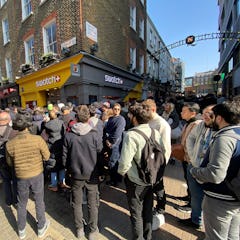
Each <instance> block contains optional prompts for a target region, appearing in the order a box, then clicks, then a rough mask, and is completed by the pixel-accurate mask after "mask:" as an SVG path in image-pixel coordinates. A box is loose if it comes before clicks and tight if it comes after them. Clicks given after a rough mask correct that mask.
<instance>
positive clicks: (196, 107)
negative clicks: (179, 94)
mask: <svg viewBox="0 0 240 240" xmlns="http://www.w3.org/2000/svg"><path fill="white" fill-rule="evenodd" d="M183 107H187V108H188V109H189V111H190V112H195V113H197V114H198V113H199V112H200V106H199V105H198V104H197V103H195V102H185V103H184V104H183Z"/></svg>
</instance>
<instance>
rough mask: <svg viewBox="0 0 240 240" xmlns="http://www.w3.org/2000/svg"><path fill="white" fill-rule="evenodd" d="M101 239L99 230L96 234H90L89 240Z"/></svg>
mask: <svg viewBox="0 0 240 240" xmlns="http://www.w3.org/2000/svg"><path fill="white" fill-rule="evenodd" d="M98 239H99V230H98V228H97V229H96V230H95V231H94V232H90V233H89V236H88V240H98Z"/></svg>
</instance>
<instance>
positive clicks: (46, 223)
mask: <svg viewBox="0 0 240 240" xmlns="http://www.w3.org/2000/svg"><path fill="white" fill-rule="evenodd" d="M49 225H50V221H49V220H48V219H46V222H45V224H44V226H43V228H41V229H38V237H39V238H42V237H43V236H44V235H45V233H46V232H47V230H48V228H49Z"/></svg>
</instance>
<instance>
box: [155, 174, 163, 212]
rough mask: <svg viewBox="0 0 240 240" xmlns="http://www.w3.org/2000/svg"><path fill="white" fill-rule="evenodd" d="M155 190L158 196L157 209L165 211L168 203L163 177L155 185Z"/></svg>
mask: <svg viewBox="0 0 240 240" xmlns="http://www.w3.org/2000/svg"><path fill="white" fill-rule="evenodd" d="M153 192H154V193H155V194H156V197H157V206H156V211H157V212H159V213H163V212H164V211H165V205H166V193H165V190H164V185H163V178H162V179H161V180H160V181H159V182H157V183H156V184H155V185H154V187H153Z"/></svg>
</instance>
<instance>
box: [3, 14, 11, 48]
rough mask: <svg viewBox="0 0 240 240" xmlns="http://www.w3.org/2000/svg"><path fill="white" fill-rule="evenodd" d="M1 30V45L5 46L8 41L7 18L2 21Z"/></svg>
mask: <svg viewBox="0 0 240 240" xmlns="http://www.w3.org/2000/svg"><path fill="white" fill-rule="evenodd" d="M2 30H3V44H6V43H8V42H9V41H10V36H9V24H8V19H7V18H5V19H3V21H2Z"/></svg>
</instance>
